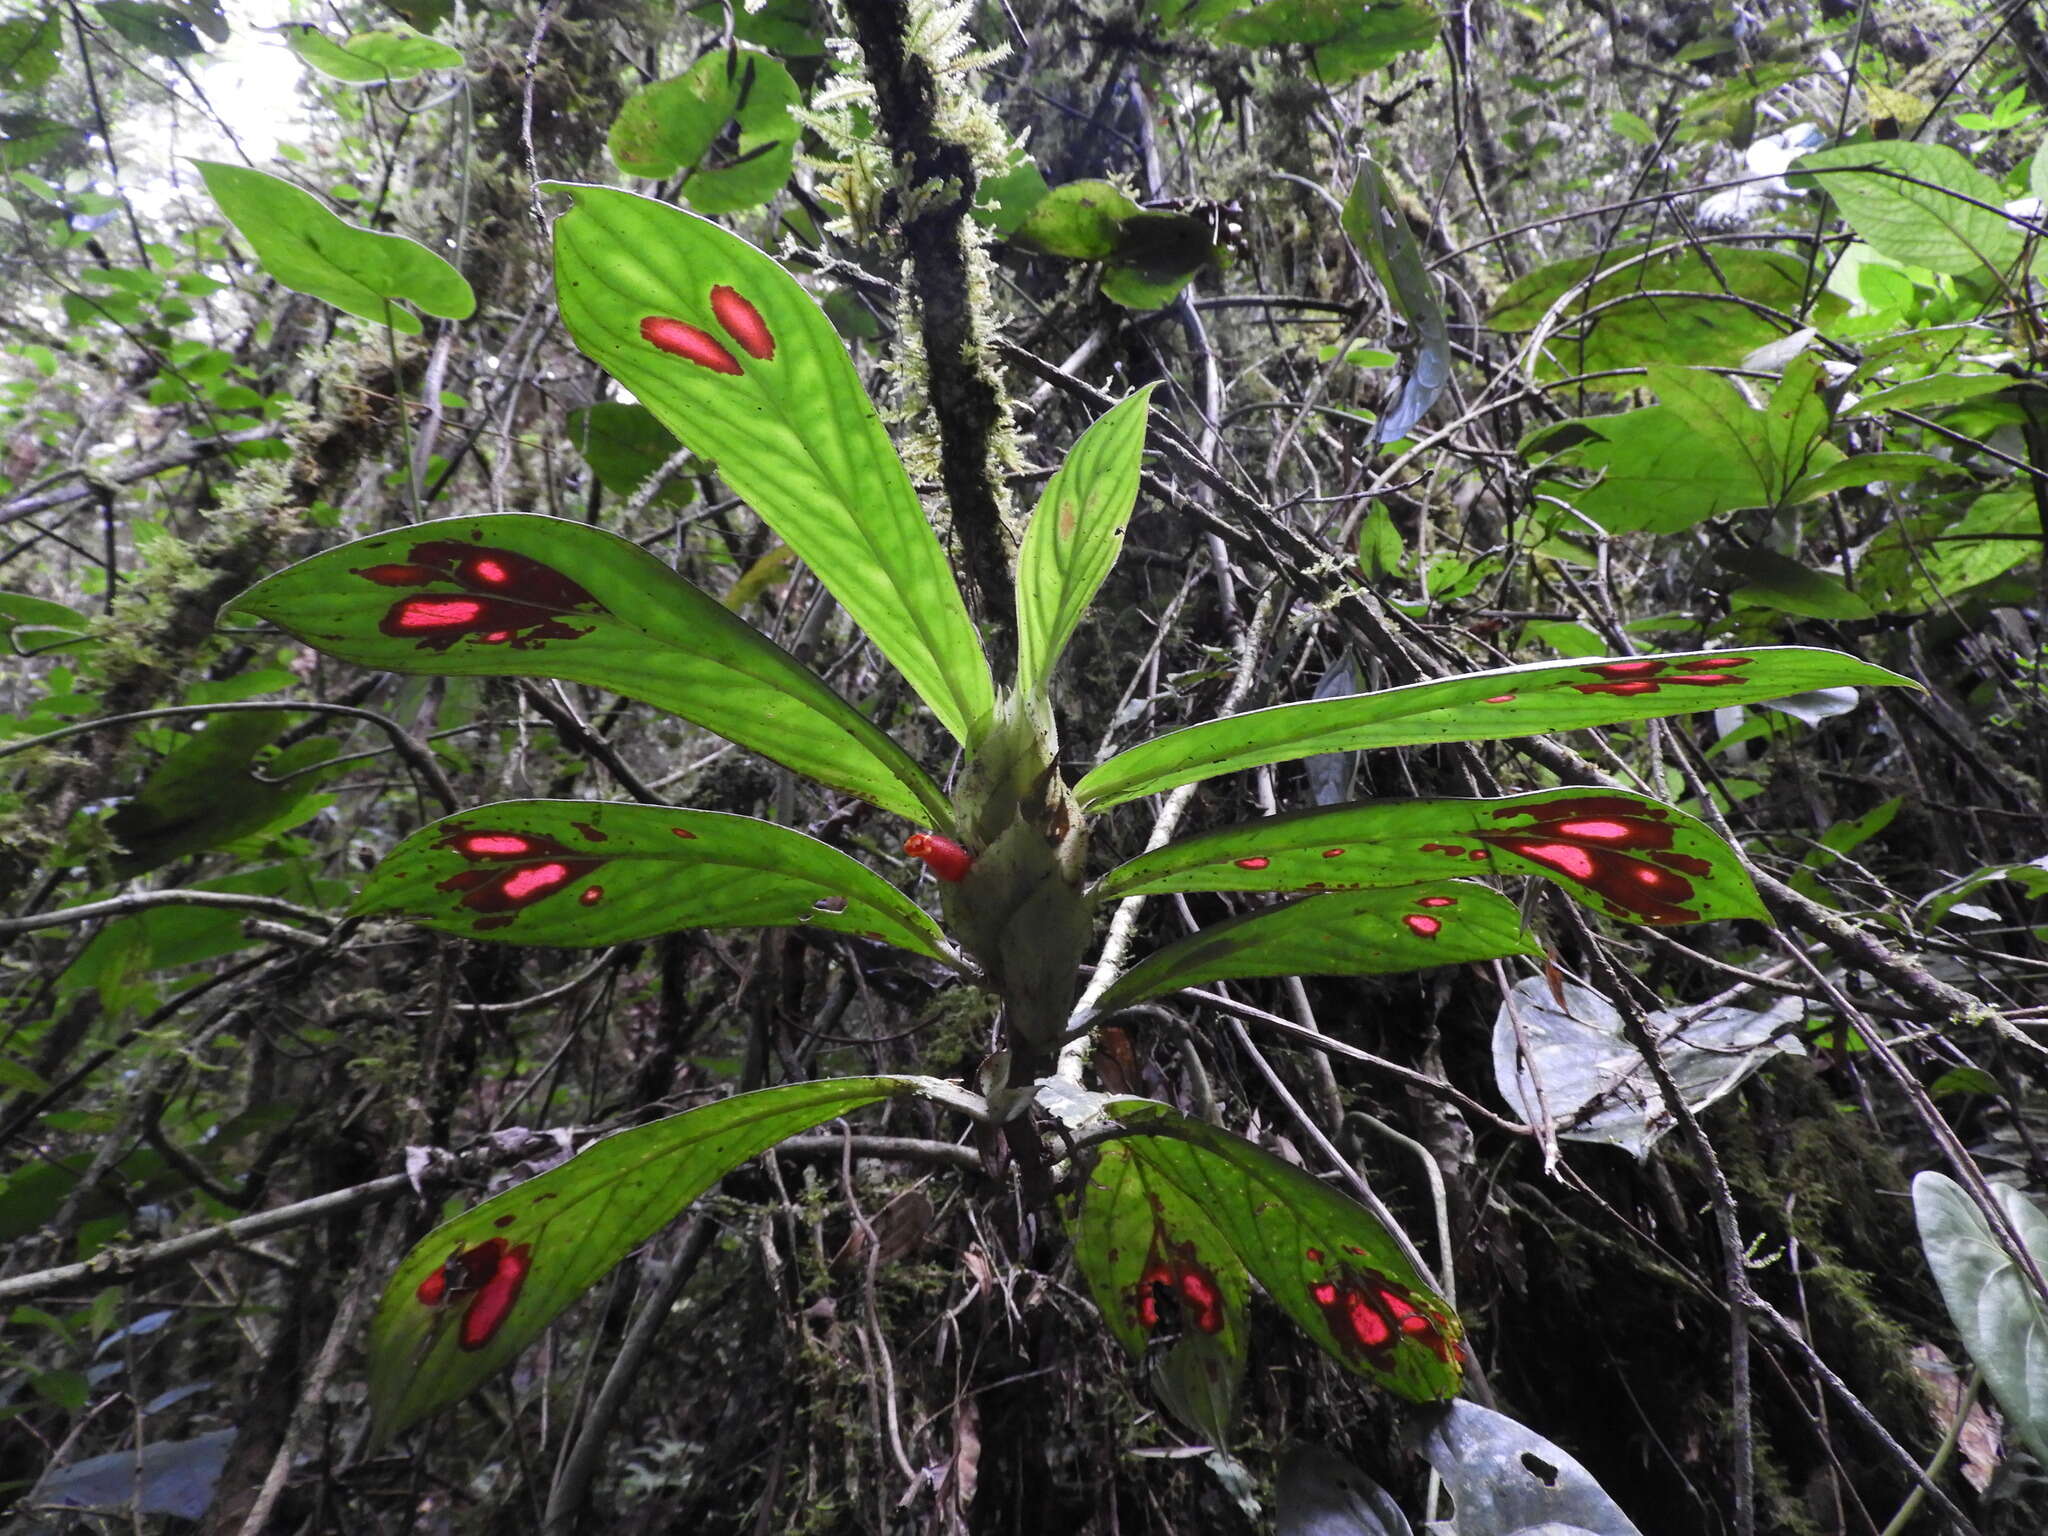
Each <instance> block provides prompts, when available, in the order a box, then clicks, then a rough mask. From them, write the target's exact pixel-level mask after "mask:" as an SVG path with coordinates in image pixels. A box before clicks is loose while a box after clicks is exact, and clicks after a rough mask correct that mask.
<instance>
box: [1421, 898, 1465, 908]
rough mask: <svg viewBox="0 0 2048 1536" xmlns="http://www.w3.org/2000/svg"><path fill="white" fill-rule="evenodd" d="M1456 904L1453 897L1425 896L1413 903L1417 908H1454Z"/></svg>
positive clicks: (1455, 899)
mask: <svg viewBox="0 0 2048 1536" xmlns="http://www.w3.org/2000/svg"><path fill="white" fill-rule="evenodd" d="M1457 904H1458V898H1457V897H1455V896H1425V897H1423V898H1422V900H1420V901H1418V902H1416V903H1415V905H1417V906H1418V907H1455V906H1456V905H1457Z"/></svg>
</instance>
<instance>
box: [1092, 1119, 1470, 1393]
mask: <svg viewBox="0 0 2048 1536" xmlns="http://www.w3.org/2000/svg"><path fill="white" fill-rule="evenodd" d="M1104 1113H1106V1114H1107V1115H1108V1116H1109V1117H1110V1118H1111V1119H1113V1120H1115V1121H1116V1122H1117V1123H1118V1124H1119V1125H1122V1126H1123V1127H1124V1128H1125V1129H1126V1130H1128V1131H1130V1132H1132V1133H1133V1134H1132V1135H1130V1136H1128V1137H1126V1138H1124V1139H1123V1143H1122V1144H1123V1145H1124V1146H1126V1147H1127V1148H1128V1149H1129V1153H1130V1156H1131V1157H1132V1158H1133V1159H1135V1160H1136V1161H1137V1162H1138V1163H1139V1164H1140V1165H1141V1166H1142V1167H1143V1168H1144V1169H1145V1171H1146V1174H1147V1177H1148V1179H1149V1180H1150V1181H1151V1182H1153V1183H1155V1184H1157V1183H1164V1184H1170V1185H1172V1186H1173V1187H1174V1188H1175V1189H1177V1190H1178V1191H1179V1193H1180V1195H1181V1196H1182V1198H1183V1200H1184V1201H1185V1202H1186V1203H1187V1204H1188V1205H1191V1206H1193V1207H1194V1208H1195V1209H1197V1210H1199V1211H1201V1212H1202V1214H1203V1215H1204V1216H1206V1217H1207V1218H1208V1220H1209V1221H1210V1223H1212V1224H1213V1226H1214V1228H1215V1230H1216V1231H1217V1232H1218V1233H1220V1234H1221V1235H1222V1238H1223V1240H1224V1242H1226V1243H1227V1244H1228V1245H1229V1247H1230V1249H1231V1250H1233V1251H1234V1252H1235V1253H1236V1255H1237V1258H1238V1260H1239V1261H1240V1262H1241V1263H1242V1264H1243V1265H1244V1267H1245V1268H1246V1269H1248V1270H1249V1271H1251V1275H1252V1278H1253V1279H1255V1280H1257V1281H1258V1282H1259V1285H1260V1286H1261V1287H1262V1288H1263V1289H1264V1290H1265V1292H1266V1294H1267V1295H1268V1296H1270V1297H1271V1298H1272V1299H1273V1301H1274V1303H1275V1304H1276V1305H1277V1306H1279V1307H1280V1309H1281V1310H1282V1311H1284V1312H1286V1313H1287V1314H1288V1315H1289V1316H1290V1317H1292V1318H1293V1319H1294V1320H1295V1321H1296V1322H1297V1323H1299V1324H1300V1325H1301V1327H1302V1328H1303V1329H1304V1330H1305V1331H1306V1332H1307V1333H1308V1335H1309V1337H1310V1338H1312V1339H1314V1340H1315V1341H1316V1344H1317V1346H1318V1347H1319V1348H1321V1349H1322V1350H1323V1351H1324V1352H1325V1353H1327V1354H1328V1355H1330V1356H1331V1357H1332V1358H1333V1359H1335V1360H1337V1361H1338V1362H1339V1363H1340V1364H1342V1365H1344V1366H1345V1367H1346V1368H1348V1369H1350V1370H1352V1371H1355V1372H1356V1373H1357V1374H1359V1375H1361V1376H1364V1377H1367V1378H1368V1379H1370V1380H1372V1381H1374V1382H1376V1383H1378V1384H1379V1385H1380V1386H1382V1387H1385V1388H1386V1389H1387V1390H1389V1391H1391V1392H1396V1393H1399V1394H1400V1395H1401V1396H1402V1397H1405V1398H1408V1399H1410V1400H1411V1401H1414V1402H1432V1401H1434V1400H1436V1399H1438V1398H1444V1397H1449V1396H1451V1395H1452V1394H1453V1393H1455V1392H1456V1391H1457V1390H1458V1386H1459V1383H1460V1382H1461V1381H1462V1380H1463V1377H1464V1356H1463V1350H1462V1348H1461V1346H1460V1343H1459V1340H1460V1339H1461V1338H1462V1336H1463V1332H1464V1330H1463V1327H1462V1325H1461V1324H1460V1323H1459V1321H1458V1317H1457V1314H1456V1313H1454V1312H1453V1311H1452V1310H1451V1309H1450V1307H1449V1305H1448V1304H1447V1303H1446V1302H1445V1301H1444V1300H1443V1298H1442V1297H1440V1296H1438V1295H1437V1294H1436V1292H1435V1291H1434V1289H1432V1288H1431V1286H1430V1285H1429V1284H1428V1282H1427V1281H1425V1280H1424V1279H1423V1278H1422V1276H1421V1275H1420V1274H1418V1273H1417V1272H1416V1270H1415V1266H1414V1265H1413V1264H1411V1263H1410V1262H1409V1261H1408V1257H1407V1255H1406V1254H1404V1253H1403V1252H1402V1250H1401V1246H1400V1244H1399V1242H1398V1241H1397V1240H1396V1239H1395V1238H1394V1236H1393V1235H1392V1234H1391V1233H1389V1232H1388V1231H1387V1230H1386V1228H1385V1227H1383V1226H1381V1225H1380V1223H1379V1221H1378V1220H1377V1219H1376V1218H1375V1217H1374V1216H1373V1215H1372V1214H1371V1213H1370V1212H1368V1211H1367V1210H1366V1209H1365V1208H1364V1207H1363V1206H1361V1205H1358V1204H1357V1203H1355V1202H1354V1201H1352V1200H1350V1199H1348V1198H1346V1197H1345V1196H1343V1195H1341V1194H1339V1193H1338V1192H1337V1191H1336V1190H1334V1189H1332V1188H1331V1187H1330V1186H1329V1185H1327V1184H1324V1183H1323V1182H1322V1181H1321V1180H1319V1179H1316V1178H1314V1177H1313V1176H1311V1175H1310V1174H1308V1173H1306V1172H1304V1171H1303V1170H1301V1169H1300V1168H1297V1167H1295V1166H1294V1165H1293V1164H1292V1163H1286V1162H1282V1161H1281V1160H1280V1159H1279V1158H1277V1157H1275V1156H1274V1155H1273V1154H1272V1153H1270V1152H1268V1151H1266V1150H1265V1149H1264V1148H1262V1147H1260V1146H1258V1145H1256V1144H1255V1143H1253V1142H1249V1141H1246V1140H1245V1139H1244V1138H1243V1137H1241V1136H1233V1135H1232V1134H1231V1133H1230V1132H1228V1131H1225V1130H1222V1129H1219V1128H1218V1127H1216V1126H1213V1125H1209V1124H1208V1123H1206V1122H1205V1121H1201V1120H1193V1119H1190V1118H1189V1117H1188V1116H1186V1115H1183V1114H1181V1113H1180V1112H1179V1111H1178V1110H1175V1109H1173V1108H1171V1107H1169V1106H1168V1105H1165V1104H1157V1103H1154V1102H1152V1101H1151V1100H1149V1099H1117V1100H1114V1101H1111V1102H1109V1103H1108V1104H1106V1105H1105V1106H1104Z"/></svg>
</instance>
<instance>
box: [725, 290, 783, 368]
mask: <svg viewBox="0 0 2048 1536" xmlns="http://www.w3.org/2000/svg"><path fill="white" fill-rule="evenodd" d="M711 313H712V314H714V315H716V316H717V317H718V323H719V324H720V325H722V326H724V327H725V331H726V334H727V335H728V336H730V337H732V339H733V340H734V341H736V342H738V343H739V344H740V350H742V351H743V352H745V353H746V354H747V356H749V357H751V358H755V359H757V360H758V361H760V362H764V363H765V362H767V361H768V360H769V359H770V358H772V357H774V356H775V337H774V335H773V334H772V333H771V332H770V331H769V329H768V322H767V321H766V320H763V319H762V318H761V311H759V310H758V309H756V308H754V306H753V304H752V302H751V301H749V300H748V298H747V296H746V295H745V294H743V293H741V292H740V291H739V290H738V289H737V288H727V287H726V286H724V285H723V284H720V285H719V286H718V287H716V288H714V289H712V290H711Z"/></svg>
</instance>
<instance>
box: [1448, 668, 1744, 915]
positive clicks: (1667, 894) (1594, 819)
mask: <svg viewBox="0 0 2048 1536" xmlns="http://www.w3.org/2000/svg"><path fill="white" fill-rule="evenodd" d="M1613 665H1616V666H1628V665H1634V663H1627V662H1616V663H1613ZM1659 665H1661V663H1659ZM1716 675H1720V676H1726V675H1728V674H1725V673H1723V674H1716ZM1670 814H1671V813H1670V811H1669V809H1668V808H1667V807H1664V806H1660V805H1644V804H1643V803H1641V802H1640V801H1636V800H1624V799H1622V798H1621V797H1620V796H1619V795H1584V796H1578V797H1575V798H1572V799H1568V800H1558V801H1553V802H1551V803H1550V804H1548V805H1534V806H1503V807H1501V808H1500V809H1498V810H1496V811H1495V812H1494V813H1493V815H1494V819H1495V820H1497V821H1506V820H1511V819H1517V818H1523V817H1526V818H1528V819H1529V820H1531V821H1533V822H1534V823H1535V825H1534V826H1532V827H1528V828H1525V829H1524V830H1522V831H1519V832H1482V833H1480V834H1479V836H1480V838H1481V839H1482V840H1484V841H1485V842H1488V843H1490V844H1492V845H1493V846H1494V847H1496V848H1501V849H1504V850H1506V851H1507V852H1509V853H1512V854H1516V855H1519V856H1520V857H1522V858H1525V859H1528V860H1530V861H1531V862H1533V863H1537V864H1541V865H1542V866H1543V867H1544V868H1545V869H1549V870H1553V871H1555V872H1556V873H1558V874H1560V875H1563V876H1564V877H1565V878H1566V879H1568V880H1571V881H1573V882H1575V883H1577V884H1579V885H1581V886H1584V887H1585V888H1586V890H1588V891H1589V892H1591V893H1592V894H1593V895H1594V896H1595V897H1596V898H1598V899H1599V900H1600V901H1602V902H1603V903H1604V904H1605V905H1606V907H1607V909H1608V910H1609V911H1610V912H1613V913H1614V914H1615V915H1617V916H1623V917H1635V918H1638V919H1640V920H1642V921H1644V922H1649V923H1696V922H1698V921H1699V920H1700V912H1699V910H1698V908H1696V907H1692V906H1688V905H1686V903H1688V902H1690V901H1692V899H1693V896H1694V886H1693V879H1701V878H1705V877H1706V876H1708V875H1711V874H1712V873H1713V872H1714V866H1713V865H1712V864H1710V863H1708V862H1707V861H1706V860H1705V859H1701V858H1697V857H1695V856H1693V855H1691V854H1686V853H1679V852H1677V851H1676V850H1675V849H1673V847H1672V843H1673V842H1674V841H1675V840H1676V838H1677V835H1678V834H1677V829H1676V828H1674V827H1673V826H1672V825H1671V824H1670ZM1688 877H1691V878H1688Z"/></svg>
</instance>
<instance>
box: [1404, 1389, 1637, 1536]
mask: <svg viewBox="0 0 2048 1536" xmlns="http://www.w3.org/2000/svg"><path fill="white" fill-rule="evenodd" d="M1422 1454H1423V1455H1424V1456H1425V1457H1426V1458H1427V1459H1428V1461H1429V1464H1430V1465H1431V1466H1432V1467H1435V1468H1436V1470H1437V1475H1438V1476H1440V1477H1441V1478H1443V1480H1444V1486H1445V1487H1446V1488H1448V1489H1449V1490H1450V1494H1451V1504H1452V1507H1453V1509H1454V1510H1455V1511H1456V1520H1455V1529H1456V1532H1457V1536H1563V1533H1567V1532H1569V1533H1576V1536H1643V1533H1642V1532H1641V1531H1639V1530H1638V1529H1637V1528H1636V1527H1635V1525H1634V1524H1633V1523H1631V1521H1630V1520H1629V1518H1628V1516H1626V1515H1624V1514H1623V1513H1622V1512H1621V1510H1620V1508H1619V1507H1618V1506H1617V1505H1616V1504H1615V1502H1614V1501H1613V1500H1612V1499H1610V1498H1608V1497H1607V1495H1606V1494H1605V1493H1604V1492H1603V1491H1602V1490H1601V1487H1600V1485H1599V1484H1598V1483H1596V1482H1595V1481H1594V1480H1593V1475H1592V1474H1591V1473H1590V1472H1588V1471H1587V1470H1586V1469H1585V1468H1584V1467H1582V1466H1580V1465H1579V1464H1578V1462H1576V1461H1575V1460H1573V1459H1572V1458H1571V1457H1570V1456H1569V1455H1567V1454H1566V1453H1565V1452H1564V1451H1562V1450H1560V1449H1559V1448H1558V1447H1557V1446H1554V1445H1552V1444H1551V1443H1550V1442H1549V1441H1548V1440H1546V1439H1544V1438H1543V1437H1542V1436H1541V1435H1539V1434H1537V1433H1536V1432H1535V1431H1534V1430H1532V1429H1530V1428H1528V1427H1527V1426H1526V1425H1522V1424H1517V1423H1516V1422H1515V1421H1514V1420H1513V1419H1511V1418H1509V1417H1507V1415H1505V1414H1500V1413H1494V1412H1492V1411H1491V1410H1489V1409H1486V1408H1481V1407H1479V1406H1478V1405H1477V1404H1476V1403H1466V1402H1452V1403H1446V1404H1444V1406H1443V1410H1442V1413H1441V1415H1440V1416H1439V1417H1438V1419H1437V1420H1436V1422H1435V1424H1434V1425H1432V1426H1431V1427H1430V1429H1429V1430H1428V1431H1426V1432H1425V1433H1424V1435H1423V1437H1422Z"/></svg>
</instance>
